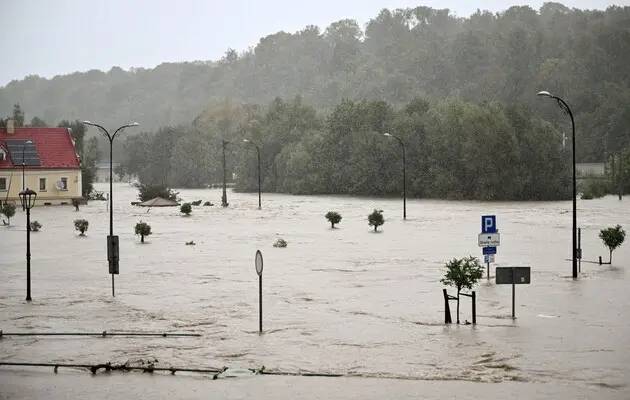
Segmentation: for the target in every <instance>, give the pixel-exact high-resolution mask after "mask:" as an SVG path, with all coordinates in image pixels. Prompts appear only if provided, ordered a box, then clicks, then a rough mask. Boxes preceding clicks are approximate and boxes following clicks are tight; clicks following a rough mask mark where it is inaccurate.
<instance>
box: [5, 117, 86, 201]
mask: <svg viewBox="0 0 630 400" xmlns="http://www.w3.org/2000/svg"><path fill="white" fill-rule="evenodd" d="M22 164H24V166H23V165H22ZM22 171H24V180H22ZM23 182H24V183H23ZM24 188H29V189H31V190H34V191H35V192H37V200H36V204H37V205H41V204H44V205H53V204H69V203H71V202H72V199H73V198H77V197H81V195H82V187H81V164H80V161H79V156H78V155H77V152H76V149H75V147H74V141H73V140H72V137H71V136H70V131H69V130H68V129H67V128H15V127H14V126H13V121H12V120H11V119H9V120H8V121H7V126H6V128H0V201H2V202H4V201H8V202H13V203H16V204H19V203H20V197H19V193H20V192H21V191H22V190H23V189H24Z"/></svg>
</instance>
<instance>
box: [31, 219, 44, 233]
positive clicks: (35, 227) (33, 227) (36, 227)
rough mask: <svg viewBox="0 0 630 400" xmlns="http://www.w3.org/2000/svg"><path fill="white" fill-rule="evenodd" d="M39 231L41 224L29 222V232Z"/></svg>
mask: <svg viewBox="0 0 630 400" xmlns="http://www.w3.org/2000/svg"><path fill="white" fill-rule="evenodd" d="M40 229H42V224H40V223H39V221H33V222H31V231H33V232H39V230H40Z"/></svg>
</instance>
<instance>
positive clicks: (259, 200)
mask: <svg viewBox="0 0 630 400" xmlns="http://www.w3.org/2000/svg"><path fill="white" fill-rule="evenodd" d="M254 146H256V152H257V154H258V208H259V209H260V208H262V202H261V194H260V192H261V185H260V149H259V148H258V145H256V144H254Z"/></svg>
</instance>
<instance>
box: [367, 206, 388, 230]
mask: <svg viewBox="0 0 630 400" xmlns="http://www.w3.org/2000/svg"><path fill="white" fill-rule="evenodd" d="M367 218H368V225H370V226H373V227H374V232H376V230H377V229H378V227H379V226H381V225H383V224H384V223H385V218H384V217H383V210H377V209H376V208H375V209H374V211H372V213H371V214H370V215H368V217H367Z"/></svg>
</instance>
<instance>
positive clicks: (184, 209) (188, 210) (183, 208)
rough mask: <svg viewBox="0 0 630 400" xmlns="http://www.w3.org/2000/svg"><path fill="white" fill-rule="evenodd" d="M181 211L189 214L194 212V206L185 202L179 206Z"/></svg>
mask: <svg viewBox="0 0 630 400" xmlns="http://www.w3.org/2000/svg"><path fill="white" fill-rule="evenodd" d="M179 211H180V212H181V213H183V214H186V215H187V216H188V215H190V213H191V212H192V206H191V205H190V203H184V204H182V206H181V207H179Z"/></svg>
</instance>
